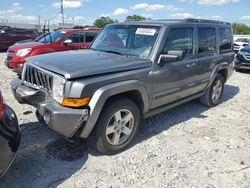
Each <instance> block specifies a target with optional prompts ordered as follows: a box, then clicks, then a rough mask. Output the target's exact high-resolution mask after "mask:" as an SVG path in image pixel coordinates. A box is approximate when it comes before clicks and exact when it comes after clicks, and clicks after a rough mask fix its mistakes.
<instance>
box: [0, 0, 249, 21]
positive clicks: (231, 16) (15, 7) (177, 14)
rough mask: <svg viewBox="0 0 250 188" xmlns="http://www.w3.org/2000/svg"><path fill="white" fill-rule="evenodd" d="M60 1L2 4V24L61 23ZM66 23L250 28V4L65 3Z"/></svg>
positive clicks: (167, 0)
mask: <svg viewBox="0 0 250 188" xmlns="http://www.w3.org/2000/svg"><path fill="white" fill-rule="evenodd" d="M59 2H60V0H0V22H17V23H33V24H34V23H35V24H36V23H38V16H40V20H41V23H43V22H44V20H45V19H46V20H50V23H59V22H61V15H60V3H59ZM63 3H64V14H65V21H66V23H72V22H74V24H78V25H91V24H93V22H94V21H95V20H96V19H97V18H99V17H101V16H109V17H111V18H114V19H118V20H119V21H124V20H125V18H126V16H128V15H134V14H136V15H142V16H145V17H149V18H151V19H175V18H177V19H182V18H190V17H192V18H204V19H215V20H222V21H227V22H241V23H245V24H247V25H249V26H250V1H249V0H63Z"/></svg>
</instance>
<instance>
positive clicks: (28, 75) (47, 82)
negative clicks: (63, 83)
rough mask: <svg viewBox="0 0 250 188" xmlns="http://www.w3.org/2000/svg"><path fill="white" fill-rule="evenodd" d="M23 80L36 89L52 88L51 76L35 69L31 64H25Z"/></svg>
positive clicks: (48, 89) (49, 89)
mask: <svg viewBox="0 0 250 188" xmlns="http://www.w3.org/2000/svg"><path fill="white" fill-rule="evenodd" d="M23 80H24V82H25V83H26V84H28V85H30V86H31V87H33V88H36V89H41V88H42V89H45V90H47V91H51V90H52V81H53V76H51V75H49V74H47V73H45V72H43V71H42V70H40V69H37V68H35V67H33V66H31V65H26V68H25V72H24V75H23Z"/></svg>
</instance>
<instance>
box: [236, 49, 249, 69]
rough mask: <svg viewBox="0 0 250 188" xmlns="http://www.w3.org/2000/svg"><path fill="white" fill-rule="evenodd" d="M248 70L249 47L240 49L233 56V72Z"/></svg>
mask: <svg viewBox="0 0 250 188" xmlns="http://www.w3.org/2000/svg"><path fill="white" fill-rule="evenodd" d="M241 69H248V70H249V69H250V45H249V46H246V47H244V48H241V49H240V50H239V52H238V53H237V54H236V56H235V70H236V71H239V70H241Z"/></svg>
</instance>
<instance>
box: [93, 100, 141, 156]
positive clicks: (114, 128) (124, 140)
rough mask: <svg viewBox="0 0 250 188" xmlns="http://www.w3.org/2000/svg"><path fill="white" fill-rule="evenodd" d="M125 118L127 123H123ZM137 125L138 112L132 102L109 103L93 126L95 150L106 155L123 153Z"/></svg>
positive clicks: (117, 101)
mask: <svg viewBox="0 0 250 188" xmlns="http://www.w3.org/2000/svg"><path fill="white" fill-rule="evenodd" d="M125 117H128V118H129V119H127V120H129V121H127V120H126V121H125ZM139 124H140V110H139V108H138V106H137V105H136V104H135V103H134V102H133V101H131V100H129V99H118V100H116V101H111V102H110V103H108V104H106V105H105V106H104V109H103V110H102V112H101V115H100V117H99V119H98V122H97V124H96V126H95V132H94V140H95V145H96V148H97V149H98V150H99V151H100V152H101V153H104V154H107V155H111V154H115V153H119V152H121V151H123V150H124V149H125V148H126V147H127V146H128V145H129V143H130V142H131V141H132V139H133V138H134V136H135V134H136V132H137V130H138V128H139ZM125 132H126V134H125Z"/></svg>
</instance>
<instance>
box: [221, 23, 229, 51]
mask: <svg viewBox="0 0 250 188" xmlns="http://www.w3.org/2000/svg"><path fill="white" fill-rule="evenodd" d="M219 33H220V50H228V49H231V48H232V44H231V29H226V28H220V29H219Z"/></svg>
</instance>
